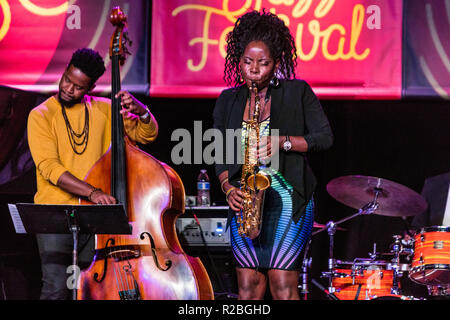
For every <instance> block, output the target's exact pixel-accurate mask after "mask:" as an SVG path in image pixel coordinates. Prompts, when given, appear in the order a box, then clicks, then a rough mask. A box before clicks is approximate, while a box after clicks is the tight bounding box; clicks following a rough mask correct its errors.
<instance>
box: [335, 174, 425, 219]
mask: <svg viewBox="0 0 450 320" xmlns="http://www.w3.org/2000/svg"><path fill="white" fill-rule="evenodd" d="M327 191H328V193H329V194H330V195H331V196H332V197H333V198H335V199H336V200H337V201H339V202H341V203H343V204H345V205H346V206H349V207H352V208H355V209H360V208H362V207H363V206H364V205H366V204H367V203H369V202H371V201H374V199H375V191H379V195H378V198H377V202H378V208H377V209H376V210H375V211H374V212H373V213H374V214H377V215H381V216H390V217H404V216H415V215H417V214H420V213H422V212H424V211H425V210H426V209H427V206H428V205H427V202H426V201H425V199H424V198H423V197H422V196H421V195H420V194H418V193H417V192H415V191H414V190H411V189H409V188H407V187H405V186H403V185H401V184H399V183H396V182H393V181H389V180H387V179H382V178H377V177H370V176H360V175H352V176H343V177H339V178H335V179H333V180H331V181H330V182H329V183H328V184H327Z"/></svg>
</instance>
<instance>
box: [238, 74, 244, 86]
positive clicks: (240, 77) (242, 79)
mask: <svg viewBox="0 0 450 320" xmlns="http://www.w3.org/2000/svg"><path fill="white" fill-rule="evenodd" d="M238 81H239V84H243V83H244V78H243V77H242V75H239V80H238Z"/></svg>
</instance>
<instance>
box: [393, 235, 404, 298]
mask: <svg viewBox="0 0 450 320" xmlns="http://www.w3.org/2000/svg"><path fill="white" fill-rule="evenodd" d="M393 237H394V239H395V241H394V244H393V245H392V249H391V252H392V253H394V258H392V260H391V262H392V269H393V279H392V288H391V293H392V294H400V289H399V285H398V283H399V279H398V278H399V275H400V272H399V266H400V252H401V251H402V250H403V246H402V243H401V239H402V236H399V235H395V236H393Z"/></svg>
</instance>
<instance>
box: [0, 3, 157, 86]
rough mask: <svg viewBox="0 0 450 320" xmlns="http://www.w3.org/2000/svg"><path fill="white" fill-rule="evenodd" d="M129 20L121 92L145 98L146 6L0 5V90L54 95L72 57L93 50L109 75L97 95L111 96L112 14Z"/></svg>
mask: <svg viewBox="0 0 450 320" xmlns="http://www.w3.org/2000/svg"><path fill="white" fill-rule="evenodd" d="M114 6H120V7H121V8H122V9H123V11H124V12H125V13H127V15H128V31H129V38H130V39H131V40H133V42H134V43H133V46H131V47H129V49H130V51H131V52H132V55H130V56H129V57H128V59H127V61H126V62H125V64H124V66H123V67H122V69H121V76H122V79H123V80H124V81H123V87H124V88H126V89H128V90H133V91H141V92H145V93H147V92H148V69H149V67H148V63H147V59H148V50H147V47H148V42H147V41H148V40H147V39H148V25H147V20H148V12H149V11H150V8H149V6H148V5H147V3H146V0H140V1H137V0H133V1H132V2H131V3H130V1H125V0H116V1H111V0H97V1H88V0H77V1H75V0H70V1H66V0H45V1H44V0H0V85H4V86H8V87H14V88H19V89H23V90H29V91H39V92H46V93H47V92H55V91H56V90H57V88H58V82H59V80H60V78H61V75H62V73H63V72H64V70H65V68H66V67H67V63H68V62H69V61H70V58H71V56H72V53H73V52H74V51H75V50H76V49H78V48H82V47H89V48H92V49H95V50H97V51H98V52H99V53H100V55H101V56H102V57H103V58H104V59H105V65H106V67H107V72H106V73H105V75H104V76H102V77H101V78H100V79H99V81H98V82H97V87H96V90H95V91H96V92H104V93H106V92H109V91H110V87H111V85H110V83H111V80H110V79H111V77H110V74H111V70H110V61H109V44H110V38H111V35H112V34H113V31H114V27H113V26H112V25H111V23H110V21H109V15H110V12H111V9H112V8H113V7H114Z"/></svg>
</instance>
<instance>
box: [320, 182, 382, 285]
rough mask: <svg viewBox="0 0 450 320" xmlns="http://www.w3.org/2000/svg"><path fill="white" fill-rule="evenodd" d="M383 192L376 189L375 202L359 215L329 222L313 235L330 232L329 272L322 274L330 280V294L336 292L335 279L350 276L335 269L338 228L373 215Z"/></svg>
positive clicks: (368, 204)
mask: <svg viewBox="0 0 450 320" xmlns="http://www.w3.org/2000/svg"><path fill="white" fill-rule="evenodd" d="M380 192H381V189H379V190H378V189H377V188H376V189H375V198H374V200H373V201H371V202H369V203H367V204H365V205H364V206H363V207H362V208H360V209H359V210H358V212H357V213H355V214H353V215H351V216H349V217H346V218H344V219H341V220H339V221H338V222H334V221H329V222H328V223H327V224H326V225H325V227H323V228H322V229H319V230H317V231H315V232H313V233H312V235H311V236H314V235H316V234H318V233H320V232H322V231H324V230H327V231H328V237H329V253H328V254H329V258H328V271H327V272H322V277H324V278H328V292H329V293H334V292H335V288H334V287H333V278H336V277H342V276H348V275H347V274H345V275H343V274H341V273H337V272H335V267H336V260H335V259H334V255H333V253H334V234H335V233H336V226H337V225H339V224H341V223H343V222H346V221H348V220H351V219H353V218H355V217H357V216H360V215H368V214H371V213H373V212H374V211H375V210H376V209H377V208H378V202H377V199H378V195H379V193H380Z"/></svg>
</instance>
